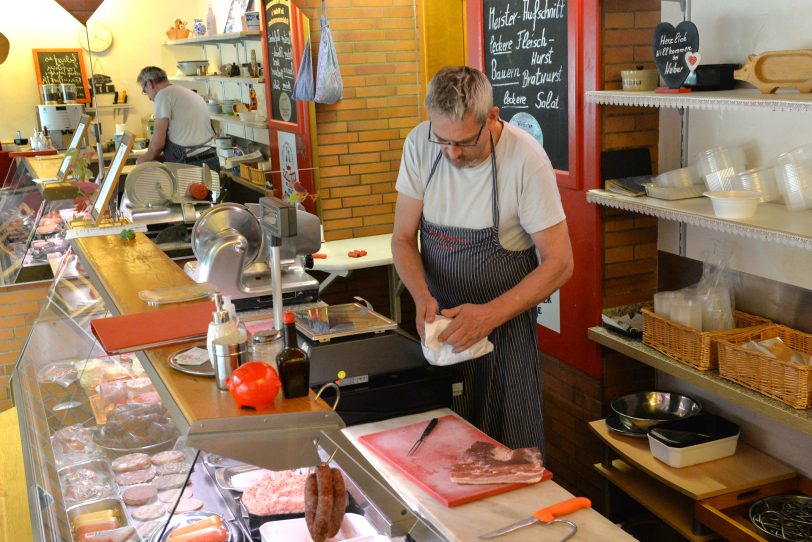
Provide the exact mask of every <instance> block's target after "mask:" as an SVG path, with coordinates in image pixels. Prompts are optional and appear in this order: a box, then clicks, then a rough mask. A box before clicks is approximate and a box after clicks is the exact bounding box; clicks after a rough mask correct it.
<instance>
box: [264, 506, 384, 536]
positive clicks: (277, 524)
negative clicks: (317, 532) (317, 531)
mask: <svg viewBox="0 0 812 542" xmlns="http://www.w3.org/2000/svg"><path fill="white" fill-rule="evenodd" d="M259 534H260V536H261V537H262V542H312V540H313V539H312V538H310V534H309V533H308V532H307V523H305V518H296V519H284V520H281V521H269V522H268V523H265V524H263V525H262V527H260V528H259ZM330 540H345V541H347V542H350V541H351V542H390V541H389V538H387V537H385V536H381V535H379V534H378V532H377V531H376V530H375V528H374V527H373V526H372V525H370V523H369V522H368V521H367V520H366V519H365V518H364V516H360V515H358V514H351V513H350V514H344V520H343V521H342V522H341V530H339V531H338V534H337V535H336V536H335V538H331V539H330Z"/></svg>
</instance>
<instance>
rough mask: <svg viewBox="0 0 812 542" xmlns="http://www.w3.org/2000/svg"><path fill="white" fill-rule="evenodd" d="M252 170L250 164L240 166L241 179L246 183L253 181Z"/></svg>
mask: <svg viewBox="0 0 812 542" xmlns="http://www.w3.org/2000/svg"><path fill="white" fill-rule="evenodd" d="M251 169H252V168H251V166H250V165H249V164H240V177H242V178H243V179H245V180H246V181H251Z"/></svg>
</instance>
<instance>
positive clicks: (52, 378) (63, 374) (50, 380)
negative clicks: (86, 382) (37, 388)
mask: <svg viewBox="0 0 812 542" xmlns="http://www.w3.org/2000/svg"><path fill="white" fill-rule="evenodd" d="M77 378H79V372H78V371H77V370H76V366H75V365H74V364H73V362H72V361H59V362H56V363H51V364H49V365H46V366H45V367H43V368H42V369H40V370H39V371H38V372H37V381H38V382H39V383H40V384H58V385H60V386H62V387H63V388H67V387H68V386H70V385H71V384H72V383H73V382H75V381H76V379H77Z"/></svg>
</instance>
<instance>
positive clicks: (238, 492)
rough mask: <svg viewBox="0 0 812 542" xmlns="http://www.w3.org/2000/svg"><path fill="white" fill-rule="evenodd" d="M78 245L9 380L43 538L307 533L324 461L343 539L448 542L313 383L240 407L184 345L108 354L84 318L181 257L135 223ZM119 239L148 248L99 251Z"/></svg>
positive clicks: (105, 312) (37, 530) (119, 305)
mask: <svg viewBox="0 0 812 542" xmlns="http://www.w3.org/2000/svg"><path fill="white" fill-rule="evenodd" d="M139 243H143V245H144V247H143V248H142V247H141V246H140V245H139ZM70 244H71V247H70V250H69V251H68V254H67V256H66V257H65V258H64V260H63V264H62V265H61V266H60V268H59V269H58V270H57V273H56V278H55V280H54V283H53V285H52V288H51V290H50V292H49V295H48V299H47V301H46V303H45V305H44V307H43V309H42V311H41V314H40V315H39V317H38V318H37V320H36V322H35V323H34V325H33V328H32V331H31V334H30V336H29V338H28V341H27V343H26V345H25V347H24V349H23V353H22V355H21V356H20V359H19V360H18V363H17V365H16V367H15V370H14V374H13V377H12V392H13V395H14V399H15V403H16V405H17V411H18V416H19V421H20V433H21V437H22V443H23V456H24V458H25V472H26V477H27V487H28V500H29V508H30V511H31V522H32V527H33V533H34V539H35V540H38V541H40V540H41V541H54V542H55V541H80V540H101V539H104V540H120V541H134V542H138V541H144V542H146V541H150V542H151V541H158V540H161V541H163V540H168V539H169V535H170V533H175V534H176V535H177V534H178V533H179V530H180V529H184V531H183V532H187V531H189V532H191V531H201V533H200V534H201V536H203V535H204V534H205V535H206V536H211V538H205V539H206V540H222V541H228V542H248V541H250V540H255V541H271V540H298V539H301V540H307V539H308V538H307V536H308V535H307V526H306V520H305V517H304V516H305V514H304V512H305V484H306V479H307V476H308V475H309V474H310V473H311V472H312V471H313V468H314V467H316V466H317V465H319V464H321V463H328V464H329V465H330V467H333V468H336V469H337V470H338V473H340V475H341V477H342V479H343V481H344V485H345V488H346V501H347V506H346V509H345V513H344V516H343V519H341V524H340V525H341V527H340V534H339V539H341V537H342V536H343V537H344V539H347V540H352V539H353V538H358V539H359V540H365V541H366V540H374V541H384V540H404V538H403V537H406V536H407V535H408V536H410V537H411V539H412V540H415V541H417V542H424V541H434V540H445V539H444V538H443V537H442V536H441V535H439V534H437V532H436V529H434V528H433V527H432V526H431V525H430V524H428V523H427V522H425V521H424V520H422V519H421V518H420V517H419V516H418V515H417V514H416V513H415V512H414V511H413V510H412V509H411V508H410V507H409V506H407V505H406V504H405V503H404V502H403V501H402V500H401V499H400V498H399V497H398V496H397V494H396V493H395V491H394V490H392V489H391V487H390V486H389V485H388V484H387V482H386V480H385V479H384V478H383V477H382V476H381V475H380V474H379V473H378V472H377V471H376V470H375V468H374V467H372V466H371V465H370V464H369V463H368V462H367V460H366V459H365V458H364V457H363V456H362V455H361V454H360V453H359V452H358V450H357V449H356V448H355V447H354V446H353V444H352V443H351V442H350V441H349V440H348V439H347V438H346V437H345V435H344V434H343V432H342V431H341V430H340V429H341V428H342V427H343V423H342V422H341V420H340V418H339V417H338V416H337V415H336V414H335V413H334V412H333V411H332V410H330V408H329V407H328V406H327V405H325V404H324V403H322V402H321V401H319V400H317V399H316V398H315V397H314V395H313V394H312V393H311V394H310V396H309V397H305V398H299V399H290V400H285V399H284V398H281V397H278V398H277V400H276V401H275V404H274V406H273V407H271V408H269V409H267V410H265V411H262V412H257V411H254V410H251V409H240V408H238V407H236V406H235V405H234V402H233V400H232V398H231V396H230V394H229V393H228V392H220V391H219V390H217V387H216V385H215V381H214V378H211V377H202V376H192V375H188V374H185V373H181V372H178V371H174V369H171V368H169V366H168V363H167V356H170V355H172V353H173V352H174V353H177V352H178V351H179V350H181V349H184V348H189V347H190V344H188V343H187V344H185V345H174V346H172V347H161V348H157V349H153V350H149V351H146V352H136V353H131V354H122V355H116V356H110V355H107V354H106V353H105V352H104V351H103V350H102V348H101V347H100V346H99V343H98V341H97V340H96V338H95V336H94V334H93V332H92V329H91V325H90V323H91V321H92V320H93V319H96V318H103V317H107V316H111V315H117V314H120V313H121V312H128V310H129V306H128V305H127V302H126V301H125V298H124V297H122V294H121V290H129V291H130V292H131V293H133V294H134V297H135V298H137V292H138V291H139V290H140V289H143V288H151V287H152V286H153V284H151V281H167V276H166V275H163V274H162V273H164V272H165V273H169V274H170V275H171V276H174V275H173V273H174V271H173V270H172V269H173V267H174V268H177V266H176V265H175V264H174V262H172V261H171V260H169V259H168V258H167V257H166V256H165V255H164V254H163V253H161V252H160V250H159V249H157V248H156V247H155V246H154V244H153V243H151V241H149V240H148V239H146V237H145V236H143V235H141V234H139V235H138V239H137V240H136V242H135V243H132V244H129V245H128V244H125V243H124V242H121V241H119V239H118V237H117V236H108V237H98V238H84V239H76V240H72V241H70ZM100 245H106V246H107V250H105V251H100V250H98V248H99V246H100ZM118 247H124V248H121V249H120V250H122V251H129V253H130V254H132V253H133V252H135V253H138V254H139V255H140V256H138V257H135V258H131V261H129V262H128V263H127V264H125V265H124V266H118V267H116V268H115V269H113V270H110V269H106V268H105V265H104V264H103V263H100V260H103V259H104V258H110V259H111V261H119V262H120V261H121V260H122V254H121V253H117V250H119V248H118ZM153 250H154V251H157V252H151V251H153ZM144 251H149V253H150V254H151V255H152V256H150V257H146V261H144V262H142V263H144V264H145V265H148V266H149V267H150V269H152V270H153V271H154V272H153V273H152V274H153V275H154V277H153V276H145V277H144V278H143V280H141V281H140V283H139V284H138V285H137V286H136V285H135V284H134V283H132V282H130V283H129V285H126V284H125V285H123V286H122V285H121V284H119V285H118V287H113V286H112V284H113V283H111V282H110V274H109V273H125V274H126V273H127V272H129V271H132V270H133V269H132V268H133V267H137V265H138V263H137V262H135V261H134V260H137V259H138V258H140V257H141V256H144V255H145V254H146V252H144ZM97 252H104V254H102V255H97V257H95V258H94V256H93V254H96V253H97ZM105 254H106V255H105ZM158 255H159V256H160V258H163V260H162V262H159V264H156V263H155V262H154V261H153V256H155V257H158ZM166 262H168V264H167V265H166V266H165V267H164V266H163V265H160V263H166ZM163 269H165V271H162V270H163ZM169 282H170V283H171V280H170V281H169ZM133 288H134V289H135V290H132V289H133ZM133 332H134V333H138V330H133ZM198 344H200V343H198ZM195 398H196V399H195ZM102 533H103V534H102ZM201 539H203V538H201Z"/></svg>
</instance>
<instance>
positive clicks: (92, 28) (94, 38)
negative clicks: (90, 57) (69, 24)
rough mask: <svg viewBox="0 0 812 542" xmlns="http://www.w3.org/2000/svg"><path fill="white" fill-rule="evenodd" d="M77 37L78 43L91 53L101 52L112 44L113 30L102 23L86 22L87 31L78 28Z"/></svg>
mask: <svg viewBox="0 0 812 542" xmlns="http://www.w3.org/2000/svg"><path fill="white" fill-rule="evenodd" d="M78 37H79V45H81V46H82V48H83V49H84V50H85V51H90V52H91V53H102V52H104V51H106V50H107V49H109V48H110V46H111V45H112V44H113V31H112V30H110V29H109V28H108V27H107V26H105V25H103V24H102V23H95V22H88V23H87V33H85V29H84V28H80V29H79V33H78Z"/></svg>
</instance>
